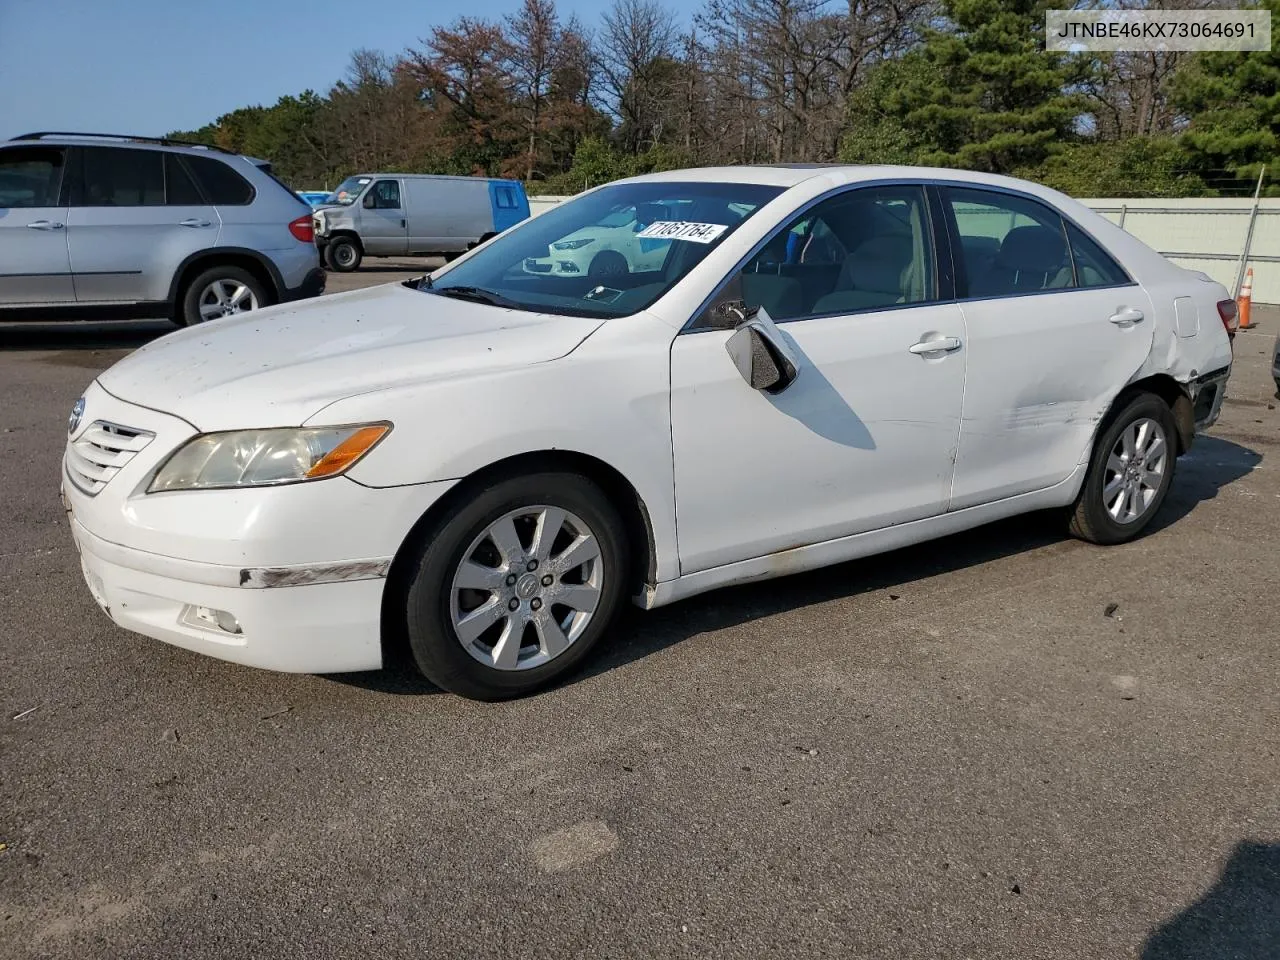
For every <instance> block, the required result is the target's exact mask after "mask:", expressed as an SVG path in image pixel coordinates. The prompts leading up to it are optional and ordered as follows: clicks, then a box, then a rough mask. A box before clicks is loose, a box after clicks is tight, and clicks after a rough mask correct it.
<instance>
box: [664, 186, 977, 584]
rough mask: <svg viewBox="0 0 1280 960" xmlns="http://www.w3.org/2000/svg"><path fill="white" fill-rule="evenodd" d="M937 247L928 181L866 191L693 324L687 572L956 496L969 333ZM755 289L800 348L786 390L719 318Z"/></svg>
mask: <svg viewBox="0 0 1280 960" xmlns="http://www.w3.org/2000/svg"><path fill="white" fill-rule="evenodd" d="M673 242H681V241H678V240H677V241H673ZM935 264H936V256H935V253H934V246H933V236H932V230H931V228H930V216H929V212H928V209H927V205H926V202H925V194H924V191H923V188H921V187H917V186H892V187H865V188H858V189H852V190H848V191H845V192H842V193H840V194H837V195H836V196H834V197H832V198H829V199H826V200H824V201H822V202H820V203H819V204H817V205H815V206H814V207H813V208H811V209H810V210H809V211H808V212H806V213H803V214H802V215H801V216H800V217H798V218H797V219H795V220H794V221H792V222H791V223H789V224H788V225H787V226H786V227H785V228H784V229H782V230H781V231H779V232H778V233H777V234H775V235H774V237H773V238H771V240H769V241H767V242H766V243H765V244H764V245H763V247H762V248H761V249H760V251H759V252H758V253H757V254H756V255H755V256H754V257H753V258H752V259H751V261H750V262H748V263H747V264H746V266H745V268H744V269H743V271H742V272H741V273H740V274H739V275H738V276H737V277H735V278H734V279H733V280H732V281H731V282H730V283H729V285H728V286H727V287H726V288H725V291H724V292H723V293H722V294H721V295H720V296H718V297H717V298H713V306H712V307H711V308H710V309H709V310H708V311H707V312H706V314H704V316H703V317H700V318H698V320H697V321H696V322H695V323H694V324H693V325H692V326H691V327H690V329H688V330H686V331H685V332H682V333H681V335H680V336H678V337H676V339H675V341H674V343H673V344H672V350H671V421H672V444H673V451H674V456H675V476H676V483H675V487H676V522H677V535H678V538H679V548H680V565H681V573H683V574H688V573H693V572H696V571H699V570H704V569H707V568H710V567H715V566H720V565H723V564H727V563H733V562H735V561H739V560H746V559H750V558H753V557H758V556H763V555H767V554H769V553H774V552H778V551H782V550H786V549H789V548H792V547H798V546H803V545H807V544H812V543H819V542H822V541H825V540H830V539H834V538H837V537H842V536H848V535H850V534H855V533H860V532H863V531H867V530H873V529H877V528H880V527H885V526H890V525H892V524H897V523H904V522H908V521H911V520H918V519H921V518H924V517H929V516H934V515H937V514H941V513H943V512H945V511H946V509H947V503H948V498H949V496H950V488H951V479H952V469H953V460H954V456H955V451H956V443H957V438H958V435H959V431H960V408H961V401H962V397H963V394H964V383H965V363H966V358H967V350H966V345H965V339H966V331H965V325H964V318H963V316H962V315H961V313H960V309H959V307H957V306H956V305H955V304H954V303H941V302H938V300H939V293H938V287H939V284H938V276H937V271H936V270H935ZM739 295H740V296H741V298H742V299H743V300H744V301H745V304H746V306H748V307H751V306H760V305H763V306H764V307H765V309H766V310H767V311H768V313H769V315H770V316H771V317H772V318H773V319H774V320H775V321H777V322H778V323H779V325H780V329H781V331H782V333H783V335H784V336H785V337H787V338H788V339H789V340H790V345H791V347H792V349H793V350H794V351H795V352H796V353H797V354H798V356H799V361H800V362H799V376H798V378H797V379H796V381H795V382H794V383H792V384H791V385H790V386H789V387H788V388H787V389H786V390H784V391H783V392H781V393H779V394H777V395H776V396H771V395H769V394H766V393H763V392H760V391H756V390H753V389H751V387H749V386H748V385H747V383H746V382H744V380H743V379H742V377H741V375H740V374H739V373H738V371H737V369H736V368H735V366H734V364H733V362H732V361H731V360H730V358H729V356H728V354H727V353H726V351H725V342H726V341H727V340H728V338H729V336H730V333H731V331H730V330H729V329H726V328H724V327H723V326H720V327H717V325H716V321H715V320H714V319H713V317H714V314H715V304H716V303H718V302H719V301H721V300H734V299H737V297H738V296H739Z"/></svg>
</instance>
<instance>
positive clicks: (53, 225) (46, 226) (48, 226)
mask: <svg viewBox="0 0 1280 960" xmlns="http://www.w3.org/2000/svg"><path fill="white" fill-rule="evenodd" d="M27 226H28V227H29V228H30V229H32V230H61V229H62V224H60V223H58V222H57V221H54V220H32V221H31V222H30V223H28V224H27Z"/></svg>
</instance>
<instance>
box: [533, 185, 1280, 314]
mask: <svg viewBox="0 0 1280 960" xmlns="http://www.w3.org/2000/svg"><path fill="white" fill-rule="evenodd" d="M568 199H569V198H568V197H530V198H529V206H530V209H531V212H532V214H533V215H534V216H537V215H538V214H539V213H545V212H546V211H547V210H550V209H551V208H552V207H554V206H555V205H556V204H558V203H561V202H562V201H564V200H568ZM1082 202H1083V203H1085V204H1087V205H1088V206H1090V207H1091V208H1093V209H1094V210H1096V211H1098V212H1099V213H1101V214H1102V215H1103V216H1104V217H1106V218H1108V219H1109V220H1111V221H1112V222H1113V223H1118V224H1121V225H1122V226H1123V227H1124V229H1125V230H1127V231H1129V232H1130V233H1132V234H1133V235H1134V236H1135V237H1137V238H1138V239H1139V240H1141V241H1142V242H1143V243H1145V244H1147V245H1148V246H1150V247H1154V248H1155V249H1156V250H1159V251H1160V252H1161V253H1162V254H1164V255H1165V256H1166V257H1168V258H1169V259H1170V260H1172V261H1173V262H1174V263H1176V264H1178V265H1179V266H1182V267H1186V268H1188V269H1190V270H1203V271H1204V272H1205V273H1207V274H1208V275H1209V276H1211V277H1213V278H1214V279H1215V280H1217V281H1218V282H1220V283H1221V284H1222V285H1223V286H1225V287H1226V288H1227V289H1228V290H1231V291H1232V292H1233V293H1234V292H1235V281H1236V272H1237V270H1238V269H1239V265H1240V253H1241V252H1242V251H1243V250H1244V241H1245V234H1246V232H1247V231H1248V229H1249V213H1250V211H1251V210H1252V209H1253V201H1252V200H1251V199H1238V200H1237V199H1231V200H1221V199H1202V198H1195V199H1186V200H1133V199H1123V198H1121V199H1114V198H1110V199H1098V198H1093V199H1088V200H1084V201H1082ZM1249 266H1251V267H1253V301H1254V302H1255V303H1280V198H1270V199H1263V200H1262V201H1261V203H1260V205H1259V209H1258V217H1257V220H1256V222H1255V223H1254V227H1253V245H1252V248H1251V251H1250V256H1249Z"/></svg>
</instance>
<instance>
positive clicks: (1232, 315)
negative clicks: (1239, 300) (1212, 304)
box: [1218, 300, 1240, 339]
mask: <svg viewBox="0 0 1280 960" xmlns="http://www.w3.org/2000/svg"><path fill="white" fill-rule="evenodd" d="M1218 316H1220V317H1221V318H1222V325H1223V326H1224V327H1226V328H1227V336H1228V337H1231V338H1233V339H1234V338H1235V335H1236V330H1237V329H1238V328H1239V326H1240V311H1239V310H1237V309H1236V302H1235V301H1234V300H1219V301H1218Z"/></svg>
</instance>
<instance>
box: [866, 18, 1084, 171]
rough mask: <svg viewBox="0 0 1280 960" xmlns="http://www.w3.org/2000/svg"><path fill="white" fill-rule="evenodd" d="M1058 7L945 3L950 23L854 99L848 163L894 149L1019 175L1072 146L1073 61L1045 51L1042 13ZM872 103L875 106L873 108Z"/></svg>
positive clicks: (936, 161) (1075, 112) (925, 159)
mask: <svg viewBox="0 0 1280 960" xmlns="http://www.w3.org/2000/svg"><path fill="white" fill-rule="evenodd" d="M1053 6H1057V4H1056V3H1054V2H1044V0H945V2H944V4H943V10H944V13H945V15H946V18H947V20H948V21H950V23H949V25H948V26H947V27H946V28H943V29H937V28H935V29H930V30H928V31H926V33H925V36H924V42H923V44H922V45H921V46H920V47H919V48H917V49H916V50H914V51H912V52H911V53H909V54H907V55H906V56H905V57H903V58H902V60H900V61H897V62H896V63H895V62H889V63H885V64H883V65H881V66H880V67H879V68H878V71H881V70H882V71H889V73H888V75H887V77H886V76H882V77H881V78H880V79H879V81H877V79H876V78H875V77H874V76H873V77H871V78H869V79H868V84H869V86H868V88H867V90H865V91H864V92H863V94H862V95H861V96H854V97H853V98H852V99H851V108H852V109H851V112H850V127H851V130H850V133H849V135H848V136H847V137H846V139H845V142H844V149H843V150H842V155H843V157H844V159H846V160H851V161H862V162H876V161H878V160H881V159H882V158H883V156H884V155H883V153H882V152H881V149H882V148H883V147H884V146H886V145H889V146H891V147H892V149H891V151H890V152H891V153H893V154H897V155H899V156H905V157H907V158H909V160H910V162H913V163H921V164H931V165H936V166H948V167H961V168H964V169H970V170H984V171H988V172H992V173H1014V172H1017V171H1019V170H1023V169H1028V168H1033V167H1035V166H1037V165H1038V164H1040V163H1041V162H1042V161H1043V160H1044V159H1045V157H1046V156H1048V154H1049V153H1050V152H1051V150H1052V149H1053V147H1054V146H1055V145H1056V144H1059V143H1061V142H1063V141H1065V140H1068V139H1070V138H1071V136H1072V134H1073V127H1074V124H1075V120H1076V118H1077V116H1079V114H1080V112H1081V108H1080V104H1079V103H1078V102H1077V101H1076V98H1075V97H1073V96H1071V95H1069V94H1067V93H1064V90H1065V89H1066V88H1068V87H1069V86H1070V84H1071V83H1072V82H1073V81H1074V80H1075V79H1076V76H1075V73H1076V69H1077V68H1076V64H1075V62H1074V61H1073V60H1072V59H1071V58H1069V57H1067V56H1066V55H1062V54H1054V53H1047V52H1046V51H1045V49H1044V12H1045V10H1046V9H1048V8H1050V7H1053ZM878 71H877V72H878ZM886 79H888V80H889V82H887V83H886V82H885V81H886ZM886 88H887V89H886ZM868 95H869V96H871V97H873V98H875V99H876V101H877V102H875V103H873V104H871V105H870V106H869V107H868V104H867V99H866V98H867V96H868ZM896 158H897V157H895V159H896Z"/></svg>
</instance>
